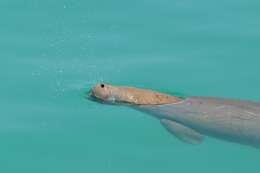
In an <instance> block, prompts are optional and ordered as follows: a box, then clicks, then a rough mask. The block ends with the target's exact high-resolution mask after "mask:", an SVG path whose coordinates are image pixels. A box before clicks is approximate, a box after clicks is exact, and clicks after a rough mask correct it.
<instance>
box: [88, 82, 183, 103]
mask: <svg viewBox="0 0 260 173" xmlns="http://www.w3.org/2000/svg"><path fill="white" fill-rule="evenodd" d="M89 96H90V98H91V99H92V100H95V101H98V102H102V103H107V104H130V105H160V104H169V103H176V102H179V101H181V99H180V98H178V97H174V96H169V95H166V94H162V93H158V92H155V91H151V90H145V89H139V88H133V87H124V86H112V85H109V84H104V83H100V84H97V85H95V86H94V87H93V88H92V89H91V90H90V92H89Z"/></svg>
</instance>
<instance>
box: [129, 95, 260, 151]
mask: <svg viewBox="0 0 260 173" xmlns="http://www.w3.org/2000/svg"><path fill="white" fill-rule="evenodd" d="M132 107H133V108H134V109H137V110H140V111H142V112H146V113H148V114H150V115H152V116H154V117H156V118H158V119H159V120H160V121H161V123H162V125H164V126H165V127H166V129H167V130H168V131H169V132H171V133H172V134H174V135H175V136H176V137H178V138H179V139H180V140H182V141H184V142H187V143H193V144H195V143H200V142H202V140H203V136H204V135H207V136H211V137H215V138H219V139H223V140H227V141H230V142H236V143H240V144H246V145H250V146H253V147H256V148H260V104H259V103H255V102H250V101H237V100H227V99H218V98H209V97H189V98H186V99H185V100H183V101H182V102H179V103H174V104H165V105H139V106H137V105H133V106H132ZM172 123H173V124H172ZM176 125H177V126H176ZM171 126H174V128H171ZM169 127H170V128H169ZM179 127H180V128H181V130H179V129H180V128H179ZM176 129H177V131H176ZM187 130H188V131H187ZM185 136H186V137H185ZM187 138H188V139H187Z"/></svg>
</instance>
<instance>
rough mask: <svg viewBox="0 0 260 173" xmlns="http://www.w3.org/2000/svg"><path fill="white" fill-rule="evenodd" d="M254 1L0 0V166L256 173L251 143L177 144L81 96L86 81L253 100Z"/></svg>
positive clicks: (256, 95)
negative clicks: (246, 144) (249, 145)
mask: <svg viewBox="0 0 260 173" xmlns="http://www.w3.org/2000/svg"><path fill="white" fill-rule="evenodd" d="M259 16H260V2H259V1H257V0H248V1H242V0H228V1H226V0H219V1H209V0H196V1H195V0H174V1H170V0H160V1H159V0H157V1H155V0H149V1H148V0H143V1H119V0H111V1H100V0H96V1H83V0H78V1H72V0H60V1H51V0H45V1H39V0H26V1H25V0H13V1H8V0H1V1H0V58H1V59H0V60H1V61H0V62H1V63H0V79H1V85H0V96H1V97H0V104H1V109H0V139H1V142H0V153H1V156H0V172H4V173H16V172H24V173H33V172H37V173H46V172H48V173H58V172H61V173H71V172H77V173H81V172H82V173H83V172H84V173H85V172H91V173H99V172H100V173H101V172H111V173H122V172H150V173H157V172H201V173H204V172H205V173H208V172H210V173H219V172H222V173H231V172H236V173H244V172H259V171H260V168H259V161H260V150H257V149H254V148H250V147H247V146H241V145H237V144H233V143H227V142H223V141H220V140H216V139H212V138H207V139H206V141H205V142H204V143H203V144H201V145H198V146H191V145H187V144H184V143H181V142H180V141H178V140H177V139H176V138H174V137H172V136H171V135H170V134H169V133H167V132H166V131H165V130H164V129H163V127H161V125H160V124H159V122H158V121H157V120H155V119H153V118H151V117H149V116H147V115H145V114H143V113H140V112H136V111H134V110H130V109H128V108H124V107H115V106H106V105H100V104H97V103H94V102H91V101H88V100H86V99H85V98H84V93H85V92H86V91H88V89H89V88H90V87H91V86H93V85H94V84H96V83H97V82H107V83H112V84H115V85H129V86H136V87H143V88H149V89H155V90H158V91H161V92H166V93H179V94H181V95H182V94H183V95H204V96H218V97H228V98H242V99H250V100H255V101H260V92H259V88H260V80H259V63H260V52H259V46H260V20H259Z"/></svg>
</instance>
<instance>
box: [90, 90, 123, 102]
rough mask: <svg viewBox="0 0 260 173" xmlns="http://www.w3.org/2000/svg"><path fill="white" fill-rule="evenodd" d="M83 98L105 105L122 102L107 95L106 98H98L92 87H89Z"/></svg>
mask: <svg viewBox="0 0 260 173" xmlns="http://www.w3.org/2000/svg"><path fill="white" fill-rule="evenodd" d="M85 98H86V99H88V100H90V101H94V102H97V103H100V104H106V105H120V104H124V103H123V102H122V103H121V102H118V101H116V99H115V98H113V97H109V98H107V99H103V98H100V97H98V96H96V95H95V93H94V92H93V89H90V90H89V91H88V92H86V95H85Z"/></svg>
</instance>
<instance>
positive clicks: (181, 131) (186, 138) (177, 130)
mask: <svg viewBox="0 0 260 173" xmlns="http://www.w3.org/2000/svg"><path fill="white" fill-rule="evenodd" d="M160 122H161V124H162V125H163V126H164V127H165V128H166V130H167V131H169V132H170V133H171V134H173V135H174V136H176V137H177V138H178V139H180V140H181V141H183V142H185V143H189V144H199V143H201V142H202V141H203V139H204V136H203V135H202V134H200V133H199V132H196V131H195V130H193V129H191V128H189V127H186V126H184V125H181V124H179V123H177V122H174V121H171V120H167V119H161V120H160Z"/></svg>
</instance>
